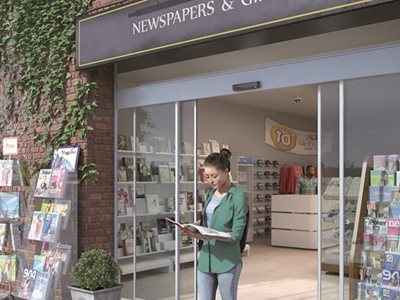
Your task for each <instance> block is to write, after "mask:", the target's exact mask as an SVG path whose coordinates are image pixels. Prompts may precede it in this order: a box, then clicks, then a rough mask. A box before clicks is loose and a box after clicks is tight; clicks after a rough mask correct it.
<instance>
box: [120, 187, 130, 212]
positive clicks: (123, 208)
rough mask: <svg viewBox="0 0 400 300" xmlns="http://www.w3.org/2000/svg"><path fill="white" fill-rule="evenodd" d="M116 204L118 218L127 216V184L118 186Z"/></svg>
mask: <svg viewBox="0 0 400 300" xmlns="http://www.w3.org/2000/svg"><path fill="white" fill-rule="evenodd" d="M117 200H118V202H117V204H118V216H126V215H127V213H128V212H127V207H128V203H129V189H128V185H127V184H119V185H118V190H117Z"/></svg>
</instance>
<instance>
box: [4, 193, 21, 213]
mask: <svg viewBox="0 0 400 300" xmlns="http://www.w3.org/2000/svg"><path fill="white" fill-rule="evenodd" d="M0 201H1V203H0V206H1V207H0V218H9V219H17V218H19V193H18V192H0Z"/></svg>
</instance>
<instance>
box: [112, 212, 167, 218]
mask: <svg viewBox="0 0 400 300" xmlns="http://www.w3.org/2000/svg"><path fill="white" fill-rule="evenodd" d="M174 213H175V212H174V211H168V212H167V211H162V212H158V213H156V214H137V215H136V217H147V216H159V215H170V214H174ZM117 218H118V219H131V218H133V215H124V216H117Z"/></svg>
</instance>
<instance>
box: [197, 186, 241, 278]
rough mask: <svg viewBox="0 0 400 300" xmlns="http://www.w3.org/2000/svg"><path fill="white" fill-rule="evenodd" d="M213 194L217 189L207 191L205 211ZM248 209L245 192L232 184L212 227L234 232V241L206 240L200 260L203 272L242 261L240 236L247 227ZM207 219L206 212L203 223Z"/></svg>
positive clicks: (216, 212) (212, 220)
mask: <svg viewBox="0 0 400 300" xmlns="http://www.w3.org/2000/svg"><path fill="white" fill-rule="evenodd" d="M213 194H214V193H213V192H209V193H207V196H206V203H205V206H204V212H205V211H206V208H207V205H208V203H209V202H210V200H211V199H212V196H213ZM247 211H248V207H247V202H246V199H245V197H244V194H243V192H242V191H241V190H240V189H238V188H237V187H236V186H234V185H231V186H230V187H229V190H228V193H227V195H226V196H225V197H224V198H223V199H222V200H221V202H220V203H219V204H218V206H217V207H216V208H215V210H214V213H213V215H212V219H211V226H210V227H211V228H213V229H215V230H218V231H223V232H230V233H231V237H232V241H230V242H222V241H217V240H205V241H203V246H202V247H201V250H200V256H199V261H198V270H199V271H201V272H210V273H224V272H227V271H229V270H230V269H232V268H233V267H234V266H235V265H237V264H238V263H241V262H242V256H241V253H240V239H241V237H242V234H243V231H244V228H245V226H246V215H247ZM205 221H206V220H205V214H203V219H202V224H206V222H205Z"/></svg>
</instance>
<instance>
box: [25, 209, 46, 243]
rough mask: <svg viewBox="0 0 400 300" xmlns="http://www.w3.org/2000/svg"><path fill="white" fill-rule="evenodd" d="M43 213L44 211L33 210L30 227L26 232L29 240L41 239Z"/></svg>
mask: <svg viewBox="0 0 400 300" xmlns="http://www.w3.org/2000/svg"><path fill="white" fill-rule="evenodd" d="M45 214H46V213H44V212H41V211H35V212H33V217H32V223H31V228H30V230H29V234H28V239H29V240H34V241H41V240H42V230H43V224H44V219H45Z"/></svg>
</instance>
